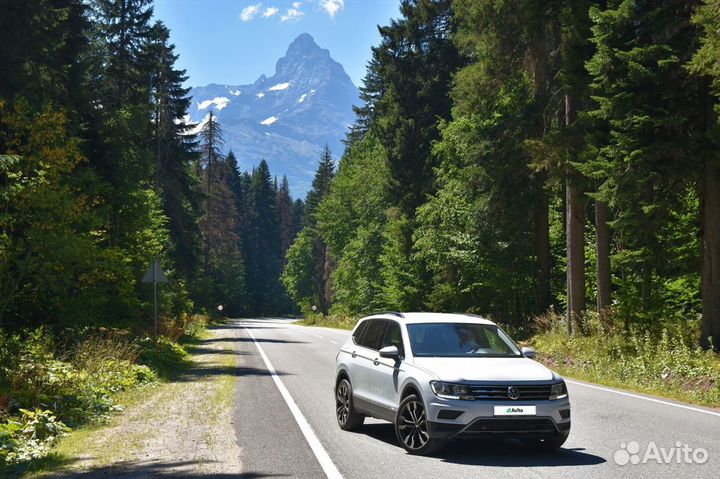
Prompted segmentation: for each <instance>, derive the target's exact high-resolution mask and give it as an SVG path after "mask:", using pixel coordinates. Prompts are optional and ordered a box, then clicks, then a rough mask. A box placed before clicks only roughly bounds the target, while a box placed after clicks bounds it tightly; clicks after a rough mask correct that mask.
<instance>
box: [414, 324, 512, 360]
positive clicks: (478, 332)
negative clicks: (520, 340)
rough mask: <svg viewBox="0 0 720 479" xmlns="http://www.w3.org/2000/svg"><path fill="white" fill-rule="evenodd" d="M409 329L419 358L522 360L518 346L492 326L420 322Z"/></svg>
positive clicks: (415, 353)
mask: <svg viewBox="0 0 720 479" xmlns="http://www.w3.org/2000/svg"><path fill="white" fill-rule="evenodd" d="M407 329H408V334H409V335H410V345H411V346H412V351H413V355H414V356H418V357H424V356H427V357H451V358H454V357H468V356H470V357H477V356H482V357H494V358H505V357H522V353H521V352H520V350H519V349H518V348H517V346H515V343H513V341H512V340H511V339H510V338H509V337H508V336H507V335H506V334H505V333H504V332H503V331H502V330H501V329H500V328H498V327H497V326H495V325H491V324H476V323H417V324H408V326H407Z"/></svg>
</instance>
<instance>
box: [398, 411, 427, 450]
mask: <svg viewBox="0 0 720 479" xmlns="http://www.w3.org/2000/svg"><path fill="white" fill-rule="evenodd" d="M398 421H399V422H398V432H399V435H400V439H401V440H402V442H403V443H404V444H405V446H406V447H407V448H408V449H413V450H416V449H421V448H423V447H424V446H425V444H427V442H428V440H429V439H430V435H429V434H428V431H427V418H426V417H425V407H424V406H423V404H422V403H421V402H420V401H417V400H414V401H409V402H407V403H405V405H404V407H403V408H402V410H401V411H400V414H399V418H398Z"/></svg>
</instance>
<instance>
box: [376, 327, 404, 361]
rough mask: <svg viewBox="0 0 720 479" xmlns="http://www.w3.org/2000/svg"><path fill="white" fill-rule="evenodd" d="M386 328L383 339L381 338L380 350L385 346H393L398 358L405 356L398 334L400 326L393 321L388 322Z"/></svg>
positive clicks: (399, 333) (400, 335)
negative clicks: (398, 354)
mask: <svg viewBox="0 0 720 479" xmlns="http://www.w3.org/2000/svg"><path fill="white" fill-rule="evenodd" d="M387 323H388V325H387V328H386V329H385V337H383V341H382V344H381V345H380V349H382V348H384V347H387V346H395V347H396V348H398V352H399V353H400V356H405V348H403V340H402V333H401V332H400V325H399V324H398V323H396V322H395V321H388V322H387Z"/></svg>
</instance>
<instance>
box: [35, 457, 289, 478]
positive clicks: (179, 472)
mask: <svg viewBox="0 0 720 479" xmlns="http://www.w3.org/2000/svg"><path fill="white" fill-rule="evenodd" d="M67 464H69V462H68V463H67ZM205 465H209V467H210V468H212V462H211V461H182V462H163V461H152V462H139V463H137V462H121V463H117V464H113V465H112V466H105V467H94V468H89V469H87V470H83V471H80V472H56V473H52V474H49V475H44V476H43V477H44V478H46V479H96V478H97V479H100V478H103V479H107V478H108V477H117V478H122V479H145V478H148V477H173V478H179V479H231V478H232V479H256V478H262V477H290V476H287V475H280V474H265V473H260V472H255V471H248V472H243V473H241V474H230V473H222V472H200V471H197V469H202V468H203V467H202V466H205Z"/></svg>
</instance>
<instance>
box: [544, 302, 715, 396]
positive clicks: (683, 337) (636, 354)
mask: <svg viewBox="0 0 720 479" xmlns="http://www.w3.org/2000/svg"><path fill="white" fill-rule="evenodd" d="M563 322H564V320H563V319H562V318H559V317H552V316H550V317H549V318H545V319H544V320H543V325H544V328H543V331H542V332H540V333H539V334H537V335H535V336H534V337H533V338H532V340H531V342H532V345H533V346H534V347H535V348H536V349H537V350H538V352H539V355H540V358H541V360H542V361H543V362H545V364H548V365H549V366H551V367H553V368H556V369H558V370H560V372H561V373H564V374H568V375H572V376H576V377H580V378H582V379H586V380H590V381H593V382H600V383H605V384H610V385H615V386H621V387H623V388H630V389H634V390H640V391H648V392H651V393H655V394H661V395H664V396H669V397H673V398H676V399H682V400H690V401H693V402H698V403H701V404H708V405H713V406H717V405H718V404H720V359H718V357H717V355H716V354H715V353H713V352H712V351H704V350H702V349H700V348H699V347H698V346H697V344H698V339H699V338H698V336H699V324H698V323H699V322H698V321H696V320H692V321H682V320H677V319H675V320H673V321H662V326H661V325H657V324H656V325H655V327H654V331H651V330H647V329H641V328H633V330H632V331H631V332H629V333H628V332H622V331H621V329H622V328H621V325H614V324H612V323H610V324H608V322H607V321H605V322H604V323H602V322H600V321H599V319H598V318H597V317H596V316H593V315H588V317H586V318H585V320H584V324H583V325H582V328H583V330H584V331H585V334H578V335H574V336H568V335H567V334H566V333H565V325H564V324H563Z"/></svg>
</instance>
